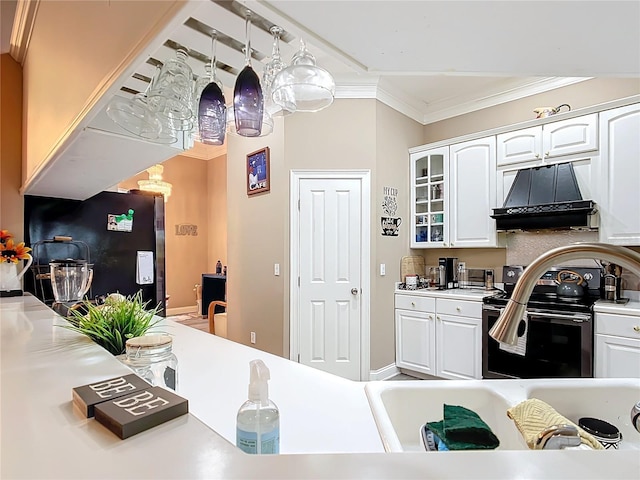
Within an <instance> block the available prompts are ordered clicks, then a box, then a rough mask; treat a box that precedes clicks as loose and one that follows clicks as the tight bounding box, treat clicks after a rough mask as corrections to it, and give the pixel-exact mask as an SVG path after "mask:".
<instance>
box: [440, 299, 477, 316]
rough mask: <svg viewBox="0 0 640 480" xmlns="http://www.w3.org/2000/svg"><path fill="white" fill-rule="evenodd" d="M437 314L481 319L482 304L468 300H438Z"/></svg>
mask: <svg viewBox="0 0 640 480" xmlns="http://www.w3.org/2000/svg"><path fill="white" fill-rule="evenodd" d="M437 307H438V308H437V312H438V314H441V313H442V314H444V315H457V316H460V317H472V318H482V303H481V302H470V301H468V300H451V299H448V298H438V305H437Z"/></svg>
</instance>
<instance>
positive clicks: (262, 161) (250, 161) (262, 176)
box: [247, 147, 271, 195]
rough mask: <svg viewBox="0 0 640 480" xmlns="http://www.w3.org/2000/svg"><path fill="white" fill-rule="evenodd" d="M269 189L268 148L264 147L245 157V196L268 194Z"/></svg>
mask: <svg viewBox="0 0 640 480" xmlns="http://www.w3.org/2000/svg"><path fill="white" fill-rule="evenodd" d="M270 188H271V179H270V178H269V147H264V148H261V149H260V150H256V151H255V152H253V153H250V154H249V155H247V195H255V194H256V193H262V192H268V191H269V189H270Z"/></svg>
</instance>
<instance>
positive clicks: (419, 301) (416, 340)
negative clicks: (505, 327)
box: [395, 295, 482, 380]
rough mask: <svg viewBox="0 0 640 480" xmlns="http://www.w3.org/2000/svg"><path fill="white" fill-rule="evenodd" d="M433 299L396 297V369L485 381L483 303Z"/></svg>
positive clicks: (409, 296)
mask: <svg viewBox="0 0 640 480" xmlns="http://www.w3.org/2000/svg"><path fill="white" fill-rule="evenodd" d="M430 300H431V303H429V302H425V299H424V297H417V296H415V297H412V296H411V295H396V311H395V320H396V366H397V367H398V368H404V369H407V370H411V371H414V372H419V373H424V374H427V375H433V376H436V377H442V378H449V379H458V380H459V379H474V378H476V379H480V378H482V314H481V312H482V304H481V303H480V302H470V301H457V300H450V299H439V298H438V299H433V298H432V299H430ZM434 300H435V301H434ZM421 306H422V308H421ZM441 312H442V313H441ZM453 313H456V314H453ZM465 315H468V316H465Z"/></svg>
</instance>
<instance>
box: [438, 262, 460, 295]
mask: <svg viewBox="0 0 640 480" xmlns="http://www.w3.org/2000/svg"><path fill="white" fill-rule="evenodd" d="M438 265H439V266H441V267H443V269H444V282H443V281H442V279H441V281H440V284H441V285H444V288H458V257H440V258H439V259H438ZM443 269H440V271H442V270H443Z"/></svg>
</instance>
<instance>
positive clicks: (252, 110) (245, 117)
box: [233, 11, 264, 137]
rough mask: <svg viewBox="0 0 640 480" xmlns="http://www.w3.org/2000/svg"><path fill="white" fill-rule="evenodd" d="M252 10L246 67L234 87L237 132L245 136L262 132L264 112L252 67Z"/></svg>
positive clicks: (257, 82) (256, 135)
mask: <svg viewBox="0 0 640 480" xmlns="http://www.w3.org/2000/svg"><path fill="white" fill-rule="evenodd" d="M250 30H251V12H249V11H247V17H246V46H245V50H244V60H245V67H244V68H243V69H242V71H241V72H240V75H238V78H237V79H236V85H235V87H234V89H233V112H234V116H235V122H236V133H237V134H238V135H241V136H243V137H259V136H260V133H261V132H262V114H263V109H264V101H263V97H262V87H261V86H260V78H258V75H257V74H256V72H255V71H254V70H253V68H251V42H250V40H249V35H250Z"/></svg>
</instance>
